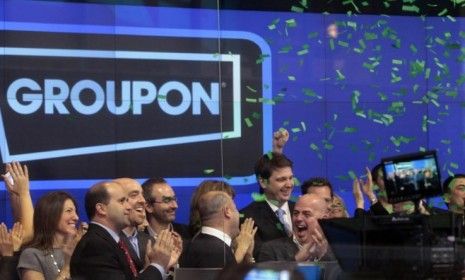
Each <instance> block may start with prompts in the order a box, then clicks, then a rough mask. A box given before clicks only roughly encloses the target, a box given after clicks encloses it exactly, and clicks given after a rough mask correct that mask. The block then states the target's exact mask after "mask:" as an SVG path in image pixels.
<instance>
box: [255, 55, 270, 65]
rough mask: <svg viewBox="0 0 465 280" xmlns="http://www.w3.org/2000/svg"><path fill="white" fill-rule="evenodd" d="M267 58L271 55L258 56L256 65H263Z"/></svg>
mask: <svg viewBox="0 0 465 280" xmlns="http://www.w3.org/2000/svg"><path fill="white" fill-rule="evenodd" d="M267 57H270V55H269V54H260V55H259V56H258V58H257V60H256V61H255V63H256V64H261V63H262V62H263V61H264V60H265V58H267Z"/></svg>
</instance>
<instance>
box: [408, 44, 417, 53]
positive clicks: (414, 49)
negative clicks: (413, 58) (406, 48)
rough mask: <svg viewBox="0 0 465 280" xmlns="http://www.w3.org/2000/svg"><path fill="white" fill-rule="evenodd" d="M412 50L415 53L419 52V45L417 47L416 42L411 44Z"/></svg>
mask: <svg viewBox="0 0 465 280" xmlns="http://www.w3.org/2000/svg"><path fill="white" fill-rule="evenodd" d="M410 50H411V51H412V52H413V53H417V52H418V49H417V47H415V45H414V44H410Z"/></svg>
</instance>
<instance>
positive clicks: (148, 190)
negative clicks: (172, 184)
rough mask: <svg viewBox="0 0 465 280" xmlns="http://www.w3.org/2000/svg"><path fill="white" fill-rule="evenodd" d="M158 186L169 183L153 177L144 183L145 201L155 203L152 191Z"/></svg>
mask: <svg viewBox="0 0 465 280" xmlns="http://www.w3.org/2000/svg"><path fill="white" fill-rule="evenodd" d="M157 184H167V182H166V180H165V179H164V178H162V177H153V178H150V179H147V180H146V181H145V182H144V183H142V190H143V194H144V199H145V201H147V203H151V202H153V198H152V189H153V186H155V185H157Z"/></svg>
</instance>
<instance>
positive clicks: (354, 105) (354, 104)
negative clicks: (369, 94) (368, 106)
mask: <svg viewBox="0 0 465 280" xmlns="http://www.w3.org/2000/svg"><path fill="white" fill-rule="evenodd" d="M352 93H353V94H352V109H355V108H357V105H358V102H359V97H360V91H358V90H354V91H353V92H352Z"/></svg>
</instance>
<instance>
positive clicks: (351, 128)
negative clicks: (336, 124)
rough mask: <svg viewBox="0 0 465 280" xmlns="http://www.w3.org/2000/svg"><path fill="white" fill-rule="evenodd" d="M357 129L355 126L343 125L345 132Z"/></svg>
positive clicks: (352, 131)
mask: <svg viewBox="0 0 465 280" xmlns="http://www.w3.org/2000/svg"><path fill="white" fill-rule="evenodd" d="M357 130H358V129H357V128H356V127H348V126H346V127H344V132H345V133H354V132H357Z"/></svg>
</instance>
